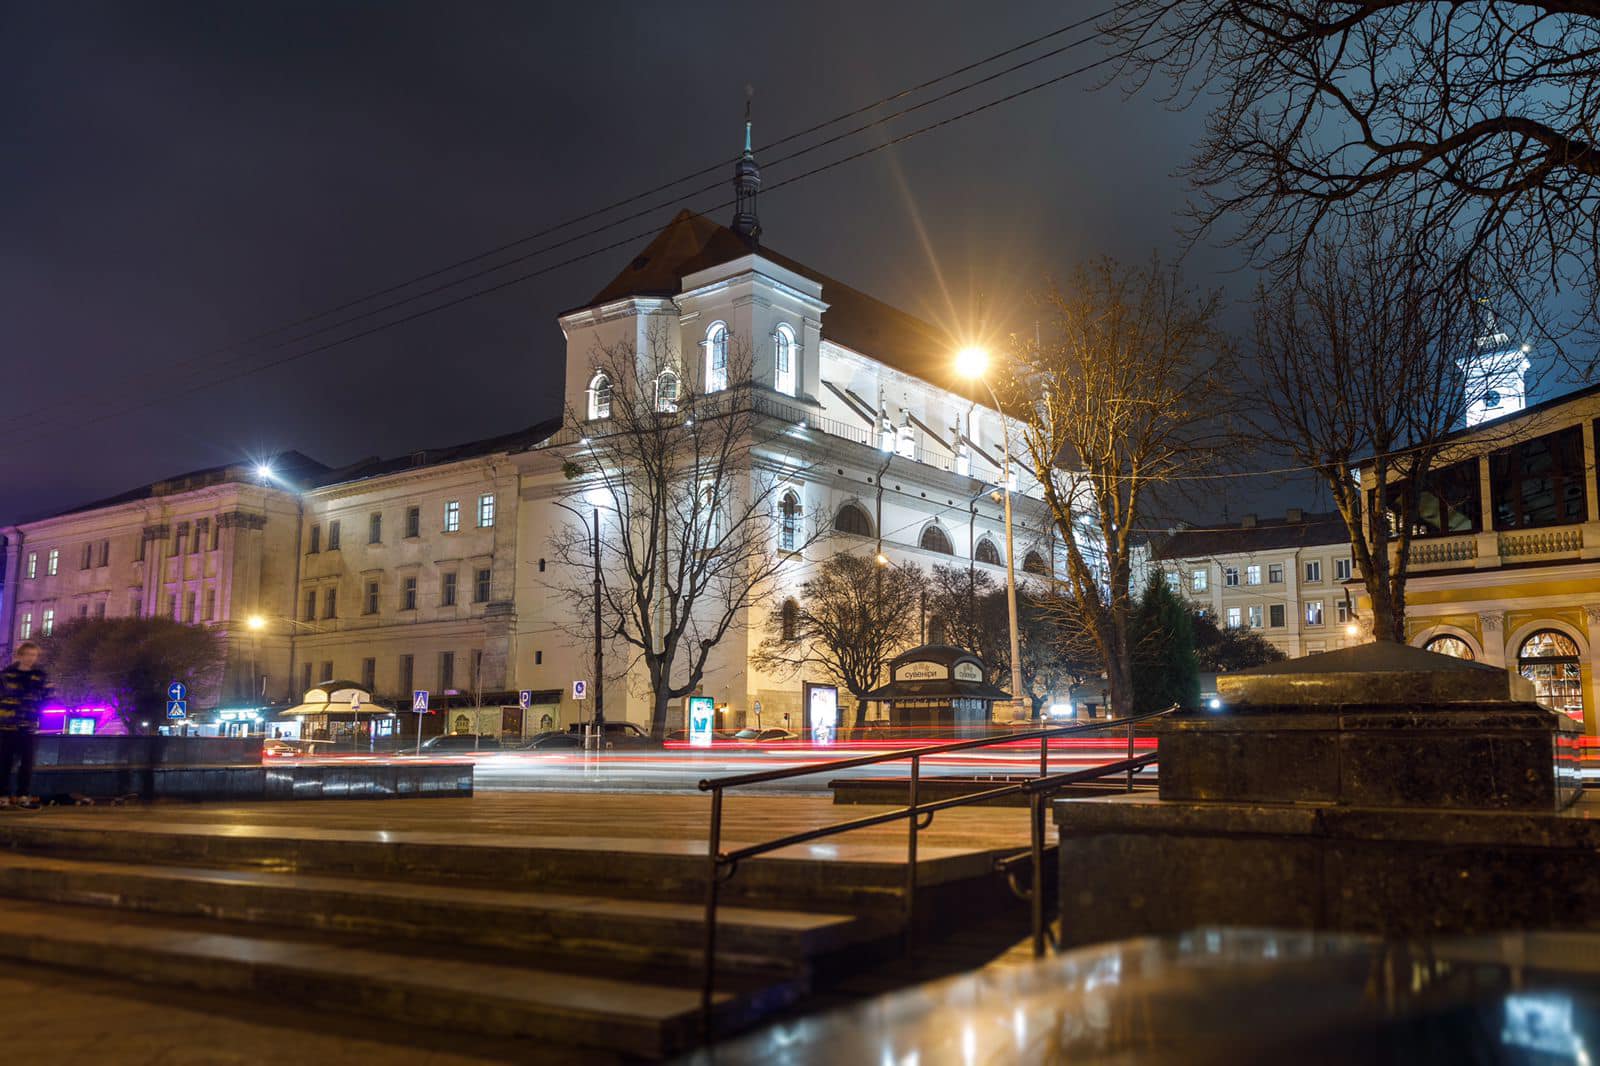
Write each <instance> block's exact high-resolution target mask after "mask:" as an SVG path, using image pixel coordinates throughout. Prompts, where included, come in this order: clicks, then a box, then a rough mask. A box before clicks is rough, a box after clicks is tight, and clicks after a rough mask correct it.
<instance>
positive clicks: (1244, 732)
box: [1055, 645, 1600, 944]
mask: <svg viewBox="0 0 1600 1066" xmlns="http://www.w3.org/2000/svg"><path fill="white" fill-rule="evenodd" d="M1218 691H1219V694H1220V696H1221V698H1222V700H1223V703H1224V707H1223V709H1222V710H1221V711H1191V712H1184V713H1180V714H1177V715H1173V716H1171V717H1170V718H1168V719H1165V720H1163V722H1162V724H1161V725H1160V726H1159V728H1158V729H1157V733H1158V735H1159V737H1160V743H1161V749H1160V750H1161V766H1160V781H1161V788H1160V798H1159V799H1152V798H1150V797H1145V796H1141V797H1131V796H1118V797H1105V798H1096V799H1083V800H1063V801H1060V802H1058V803H1057V804H1056V805H1055V820H1056V824H1057V826H1058V830H1059V833H1060V839H1061V850H1060V855H1061V899H1062V915H1063V920H1062V928H1063V941H1064V942H1065V943H1068V944H1084V943H1090V942H1094V941H1098V940H1105V939H1118V938H1122V937H1127V936H1137V935H1145V934H1150V933H1178V932H1182V931H1184V930H1186V929H1189V928H1192V927H1194V926H1197V925H1203V924H1235V925H1272V926H1279V927H1285V928H1296V929H1312V930H1339V931H1352V932H1363V933H1380V934H1387V935H1404V936H1414V935H1421V934H1429V933H1436V932H1437V933H1444V932H1450V933H1457V932H1482V931H1487V930H1495V929H1506V928H1517V929H1525V928H1546V927H1553V926H1572V925H1584V924H1586V923H1587V922H1588V921H1589V918H1588V915H1590V914H1596V915H1600V825H1597V824H1596V823H1594V822H1591V821H1590V820H1589V818H1588V814H1589V811H1588V810H1587V808H1588V806H1589V805H1587V804H1579V805H1578V806H1577V807H1574V806H1573V804H1574V801H1575V800H1576V799H1577V798H1578V795H1579V790H1580V788H1581V783H1580V780H1579V778H1578V774H1577V754H1578V739H1579V736H1580V731H1579V729H1578V727H1577V725H1576V723H1574V722H1572V721H1571V720H1570V719H1568V718H1566V717H1565V716H1564V715H1559V714H1556V713H1555V712H1553V711H1550V710H1548V709H1546V708H1544V707H1542V706H1540V705H1538V704H1537V703H1534V702H1533V701H1532V698H1531V697H1532V693H1531V691H1530V689H1529V687H1528V685H1527V682H1526V681H1524V680H1523V679H1522V678H1520V677H1516V676H1514V675H1511V674H1509V673H1507V672H1506V671H1504V670H1499V669H1495V668H1493V667H1487V666H1483V665H1481V664H1476V663H1467V662H1462V661H1461V660H1457V659H1451V658H1449V657H1447V656H1440V655H1434V654H1432V653H1429V652H1424V651H1421V650H1419V649H1415V648H1408V647H1402V646H1388V645H1367V646H1364V647H1361V648H1351V649H1345V650H1342V651H1337V652H1329V653H1327V654H1325V655H1315V656H1308V657H1306V658H1304V659H1298V660H1293V661H1291V662H1287V663H1275V664H1272V665H1271V666H1270V667H1261V668H1257V669H1255V670H1249V671H1242V672H1240V673H1237V674H1232V675H1225V676H1223V677H1222V678H1219V679H1218ZM1594 813H1596V814H1600V810H1597V811H1595V812H1594Z"/></svg>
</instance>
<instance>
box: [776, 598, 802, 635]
mask: <svg viewBox="0 0 1600 1066" xmlns="http://www.w3.org/2000/svg"><path fill="white" fill-rule="evenodd" d="M778 631H779V634H780V635H781V636H782V637H783V639H784V640H787V641H790V642H793V641H796V640H799V639H800V605H799V604H798V603H796V602H795V601H794V600H792V599H788V600H784V601H783V608H782V609H781V610H780V611H779V612H778Z"/></svg>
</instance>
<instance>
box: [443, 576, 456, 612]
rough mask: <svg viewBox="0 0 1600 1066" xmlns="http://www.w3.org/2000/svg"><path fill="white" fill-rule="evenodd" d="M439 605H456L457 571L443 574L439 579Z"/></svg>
mask: <svg viewBox="0 0 1600 1066" xmlns="http://www.w3.org/2000/svg"><path fill="white" fill-rule="evenodd" d="M439 581H440V584H439V606H440V607H454V606H455V605H456V575H455V571H451V572H450V573H448V574H445V575H443V576H442V577H440V579H439Z"/></svg>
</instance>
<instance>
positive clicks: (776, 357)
mask: <svg viewBox="0 0 1600 1066" xmlns="http://www.w3.org/2000/svg"><path fill="white" fill-rule="evenodd" d="M772 361H773V365H772V369H773V375H772V380H773V385H774V387H775V388H776V389H777V390H778V391H779V392H781V393H783V394H784V395H786V396H793V395H794V376H795V365H794V364H795V346H794V330H793V329H790V328H789V324H788V323H782V324H780V325H779V326H778V328H777V329H776V330H775V331H773V334H772Z"/></svg>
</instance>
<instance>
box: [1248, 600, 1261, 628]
mask: <svg viewBox="0 0 1600 1066" xmlns="http://www.w3.org/2000/svg"><path fill="white" fill-rule="evenodd" d="M1250 628H1251V629H1260V628H1261V605H1260V604H1259V603H1254V604H1251V605H1250Z"/></svg>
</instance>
